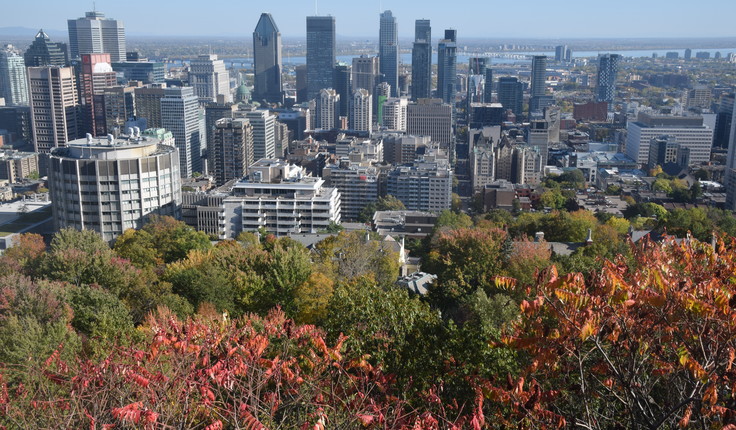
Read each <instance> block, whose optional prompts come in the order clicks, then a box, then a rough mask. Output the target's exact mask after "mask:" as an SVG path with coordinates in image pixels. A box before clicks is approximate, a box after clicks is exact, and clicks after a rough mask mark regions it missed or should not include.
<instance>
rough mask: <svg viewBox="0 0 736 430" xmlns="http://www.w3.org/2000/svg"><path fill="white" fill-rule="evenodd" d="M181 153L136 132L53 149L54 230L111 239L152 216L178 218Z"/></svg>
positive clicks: (50, 186)
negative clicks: (87, 233) (65, 230)
mask: <svg viewBox="0 0 736 430" xmlns="http://www.w3.org/2000/svg"><path fill="white" fill-rule="evenodd" d="M177 152H178V151H177V150H176V148H174V147H171V146H166V145H163V144H161V142H160V141H159V140H158V139H155V138H151V137H140V136H138V135H137V134H135V135H134V136H122V137H121V138H119V139H108V138H105V139H94V138H89V139H79V140H76V141H73V142H69V144H68V146H67V147H66V148H56V149H54V150H53V151H52V152H51V156H50V159H49V181H48V182H49V190H50V192H51V200H52V202H53V203H52V207H53V213H54V223H55V227H56V229H61V228H75V229H78V230H93V231H96V232H97V233H99V234H100V235H101V236H102V238H103V239H104V240H106V241H112V240H114V239H115V238H116V237H118V236H120V235H121V234H122V233H123V232H124V231H125V230H127V229H130V228H140V227H141V226H142V225H143V224H144V223H145V220H146V217H147V216H149V215H151V214H158V215H169V216H173V217H178V216H179V206H180V204H181V179H180V174H179V160H178V156H177Z"/></svg>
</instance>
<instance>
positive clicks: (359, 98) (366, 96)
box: [350, 88, 385, 133]
mask: <svg viewBox="0 0 736 430" xmlns="http://www.w3.org/2000/svg"><path fill="white" fill-rule="evenodd" d="M384 109H385V106H384ZM350 128H351V129H353V130H357V131H367V132H368V133H370V132H371V131H372V130H373V103H372V99H371V94H370V93H369V92H368V90H366V89H363V88H361V89H359V90H356V91H355V92H354V93H353V99H352V103H351V108H350Z"/></svg>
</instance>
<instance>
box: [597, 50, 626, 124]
mask: <svg viewBox="0 0 736 430" xmlns="http://www.w3.org/2000/svg"><path fill="white" fill-rule="evenodd" d="M620 59H621V56H620V55H619V54H602V55H599V56H598V88H597V90H596V95H597V100H598V101H599V102H608V110H609V111H612V110H613V108H614V104H613V100H614V98H615V97H616V75H617V74H618V63H619V61H620Z"/></svg>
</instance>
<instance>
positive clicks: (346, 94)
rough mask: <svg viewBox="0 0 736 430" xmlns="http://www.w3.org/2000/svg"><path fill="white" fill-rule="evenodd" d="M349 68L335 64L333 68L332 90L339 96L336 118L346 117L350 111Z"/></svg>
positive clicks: (341, 64) (342, 64)
mask: <svg viewBox="0 0 736 430" xmlns="http://www.w3.org/2000/svg"><path fill="white" fill-rule="evenodd" d="M350 69H351V67H350V66H349V65H348V64H345V63H337V65H336V66H335V77H334V84H335V86H334V89H335V91H336V92H337V94H339V95H340V100H339V101H338V102H337V116H348V109H350V96H351V94H352V91H351V88H350V86H351V85H350V75H351V70H350Z"/></svg>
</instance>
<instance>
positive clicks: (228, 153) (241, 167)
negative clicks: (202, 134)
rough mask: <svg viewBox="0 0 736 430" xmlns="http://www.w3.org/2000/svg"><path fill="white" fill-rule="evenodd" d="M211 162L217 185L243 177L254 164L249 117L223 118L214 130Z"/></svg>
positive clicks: (251, 129) (218, 121) (251, 128)
mask: <svg viewBox="0 0 736 430" xmlns="http://www.w3.org/2000/svg"><path fill="white" fill-rule="evenodd" d="M213 134H214V136H213V137H214V139H213V145H212V147H210V152H209V153H210V163H211V166H212V167H211V169H212V172H213V176H214V177H215V182H216V183H217V185H218V186H219V185H224V184H225V183H226V182H227V181H230V180H232V179H241V178H243V177H244V176H245V174H246V168H247V167H248V166H250V165H251V164H253V162H254V160H253V127H252V126H251V125H250V121H248V119H247V118H236V119H232V118H222V119H219V120H217V122H216V123H215V128H214V130H213Z"/></svg>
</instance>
